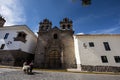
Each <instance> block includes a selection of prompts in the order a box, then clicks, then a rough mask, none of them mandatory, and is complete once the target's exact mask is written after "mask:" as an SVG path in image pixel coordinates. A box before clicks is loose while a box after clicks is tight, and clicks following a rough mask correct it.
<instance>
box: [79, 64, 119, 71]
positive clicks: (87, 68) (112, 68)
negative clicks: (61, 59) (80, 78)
mask: <svg viewBox="0 0 120 80" xmlns="http://www.w3.org/2000/svg"><path fill="white" fill-rule="evenodd" d="M81 70H82V71H90V72H92V71H96V72H120V67H117V66H91V65H81Z"/></svg>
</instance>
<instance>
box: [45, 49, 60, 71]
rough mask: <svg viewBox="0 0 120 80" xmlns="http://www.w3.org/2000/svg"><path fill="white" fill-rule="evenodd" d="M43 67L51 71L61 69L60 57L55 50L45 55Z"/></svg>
mask: <svg viewBox="0 0 120 80" xmlns="http://www.w3.org/2000/svg"><path fill="white" fill-rule="evenodd" d="M45 67H46V68H51V69H58V68H61V55H60V53H59V52H58V51H57V50H52V51H50V52H49V53H48V54H47V55H46V59H45Z"/></svg>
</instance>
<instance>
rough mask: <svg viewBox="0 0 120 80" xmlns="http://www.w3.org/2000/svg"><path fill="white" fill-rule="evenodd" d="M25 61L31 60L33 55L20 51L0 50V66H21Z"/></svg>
mask: <svg viewBox="0 0 120 80" xmlns="http://www.w3.org/2000/svg"><path fill="white" fill-rule="evenodd" d="M26 60H33V55H32V54H29V53H26V52H23V51H21V50H0V65H7V66H22V65H23V62H24V61H26Z"/></svg>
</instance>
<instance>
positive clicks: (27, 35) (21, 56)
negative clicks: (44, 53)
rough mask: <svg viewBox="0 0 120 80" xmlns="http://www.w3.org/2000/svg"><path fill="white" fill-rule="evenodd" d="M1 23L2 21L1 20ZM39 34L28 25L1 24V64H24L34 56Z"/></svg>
mask: <svg viewBox="0 0 120 80" xmlns="http://www.w3.org/2000/svg"><path fill="white" fill-rule="evenodd" d="M0 24H1V22H0ZM36 44H37V36H36V35H35V34H34V33H33V32H32V31H31V30H30V29H29V28H28V27H27V26H26V25H15V26H3V24H2V25H1V26H0V65H16V66H19V65H22V63H23V62H24V61H25V60H26V59H28V57H29V59H32V58H33V54H34V51H35V48H36Z"/></svg>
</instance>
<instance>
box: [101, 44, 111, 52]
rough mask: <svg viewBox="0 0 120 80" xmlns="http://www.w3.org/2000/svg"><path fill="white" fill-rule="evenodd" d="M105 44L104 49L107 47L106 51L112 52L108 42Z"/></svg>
mask: <svg viewBox="0 0 120 80" xmlns="http://www.w3.org/2000/svg"><path fill="white" fill-rule="evenodd" d="M103 44H104V47H105V50H106V51H110V50H111V49H110V46H109V43H108V42H103Z"/></svg>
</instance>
